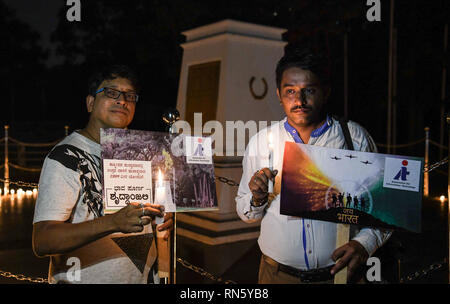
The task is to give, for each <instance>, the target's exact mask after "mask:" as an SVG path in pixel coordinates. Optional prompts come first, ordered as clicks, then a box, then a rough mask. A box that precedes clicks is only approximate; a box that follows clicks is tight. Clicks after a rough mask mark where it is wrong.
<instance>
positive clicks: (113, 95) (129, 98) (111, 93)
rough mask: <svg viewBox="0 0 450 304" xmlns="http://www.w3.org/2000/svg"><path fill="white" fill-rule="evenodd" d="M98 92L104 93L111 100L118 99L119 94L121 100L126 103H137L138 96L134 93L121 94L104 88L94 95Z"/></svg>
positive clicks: (121, 92)
mask: <svg viewBox="0 0 450 304" xmlns="http://www.w3.org/2000/svg"><path fill="white" fill-rule="evenodd" d="M100 92H105V95H106V96H107V97H109V98H112V99H116V100H117V99H119V97H120V94H122V95H123V98H124V99H125V101H127V102H134V103H136V102H138V99H139V95H138V94H136V93H132V92H123V91H119V90H116V89H113V88H108V87H104V88H101V89H100V90H98V91H97V92H95V95H97V94H98V93H100Z"/></svg>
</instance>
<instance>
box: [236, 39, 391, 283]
mask: <svg viewBox="0 0 450 304" xmlns="http://www.w3.org/2000/svg"><path fill="white" fill-rule="evenodd" d="M326 67H327V65H326V61H325V59H324V58H323V57H322V56H320V55H316V54H314V53H311V52H309V51H307V50H300V49H296V48H290V47H289V46H288V47H287V48H286V52H285V55H284V56H283V58H281V59H280V61H279V62H278V65H277V69H276V78H277V95H278V97H279V99H280V105H281V106H282V107H283V109H284V111H285V113H286V116H287V117H286V118H284V119H283V120H281V121H280V122H278V123H275V124H272V125H271V126H270V127H268V128H266V129H263V130H261V131H260V132H258V133H257V134H256V135H255V136H253V137H252V138H251V139H250V141H249V144H248V146H247V149H246V153H245V156H244V159H243V163H242V164H243V175H242V179H241V182H240V186H239V190H238V194H237V197H236V203H237V205H236V209H237V213H238V214H239V216H240V217H241V219H242V220H243V221H245V222H249V223H252V222H256V221H259V220H261V233H260V236H259V239H258V244H259V246H260V249H261V251H262V257H261V264H260V269H259V283H293V284H295V283H307V282H323V283H332V282H333V275H334V274H335V273H336V272H338V271H339V270H341V269H342V268H344V267H345V266H347V267H348V276H349V278H351V277H352V275H353V274H354V272H355V271H356V270H357V269H358V268H359V267H360V266H361V265H362V264H363V263H365V262H366V260H367V259H368V257H369V256H370V255H372V254H373V253H374V252H375V251H376V249H377V248H378V247H380V246H381V245H382V244H383V243H384V242H385V241H386V240H387V239H388V238H389V236H390V232H383V231H380V230H377V229H369V228H363V229H360V230H359V231H357V233H356V235H355V236H353V237H352V239H351V240H350V241H349V242H348V243H347V244H345V245H344V246H342V247H340V248H337V249H336V248H335V245H336V227H337V224H336V223H331V222H324V221H318V220H311V219H303V218H292V217H288V216H285V215H281V214H280V195H279V194H280V180H281V179H280V178H281V170H282V164H283V153H284V143H285V142H286V141H289V142H298V143H307V144H310V145H318V146H325V147H330V148H338V149H348V147H347V145H346V141H345V136H344V133H343V129H342V127H341V125H340V123H339V121H338V120H336V119H334V118H332V117H331V116H330V115H327V107H326V105H327V98H328V96H329V94H330V87H329V82H328V73H327V69H326ZM348 130H349V133H350V137H351V141H352V144H353V146H354V149H355V150H358V151H365V152H376V146H375V144H374V142H373V140H372V138H371V137H370V135H369V134H368V133H367V131H366V130H365V129H364V128H362V127H361V126H360V125H358V124H357V123H355V122H351V121H349V122H348ZM269 132H271V133H272V137H273V140H274V142H273V149H274V150H273V170H272V171H271V170H269V168H268V167H269V160H268V157H269V150H268V133H269ZM269 181H274V182H275V185H274V191H273V195H271V197H269V194H268V183H269ZM336 261H337V262H336Z"/></svg>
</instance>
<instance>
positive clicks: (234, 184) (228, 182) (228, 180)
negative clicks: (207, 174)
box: [216, 176, 239, 187]
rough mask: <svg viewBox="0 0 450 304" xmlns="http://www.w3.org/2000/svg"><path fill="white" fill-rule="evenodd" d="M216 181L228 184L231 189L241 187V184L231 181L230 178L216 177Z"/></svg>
mask: <svg viewBox="0 0 450 304" xmlns="http://www.w3.org/2000/svg"><path fill="white" fill-rule="evenodd" d="M216 179H218V180H219V181H220V182H222V183H224V184H227V185H228V186H231V187H239V183H236V182H235V181H234V180H231V179H229V178H226V177H223V176H216Z"/></svg>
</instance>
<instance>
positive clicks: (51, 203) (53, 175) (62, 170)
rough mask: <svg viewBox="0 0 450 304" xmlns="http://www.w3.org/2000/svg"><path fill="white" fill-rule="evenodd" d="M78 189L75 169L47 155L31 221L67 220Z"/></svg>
mask: <svg viewBox="0 0 450 304" xmlns="http://www.w3.org/2000/svg"><path fill="white" fill-rule="evenodd" d="M80 189H81V183H80V180H79V174H78V172H77V171H74V170H72V169H71V168H68V167H66V166H64V165H63V164H61V163H60V162H58V161H56V160H53V159H49V158H48V157H47V158H46V159H45V161H44V165H43V167H42V172H41V176H40V179H39V193H38V197H37V200H36V206H35V211H34V218H33V223H37V222H42V221H67V220H69V219H70V217H71V215H72V210H73V209H74V208H75V205H76V203H77V201H78V198H79V195H80V193H81V191H80Z"/></svg>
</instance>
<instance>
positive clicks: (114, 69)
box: [88, 64, 140, 96]
mask: <svg viewBox="0 0 450 304" xmlns="http://www.w3.org/2000/svg"><path fill="white" fill-rule="evenodd" d="M119 77H120V78H125V79H128V80H129V81H130V82H131V85H132V86H133V88H134V89H135V90H136V92H139V89H140V87H139V81H138V77H137V74H136V73H135V72H134V71H133V70H132V69H131V68H130V67H129V66H126V65H123V64H114V65H106V66H103V67H101V68H98V69H97V70H96V71H95V72H94V73H93V74H92V75H91V77H89V81H88V94H89V95H92V96H95V92H96V91H97V88H98V87H99V85H100V84H101V83H102V82H103V81H105V80H113V79H116V78H119Z"/></svg>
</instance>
